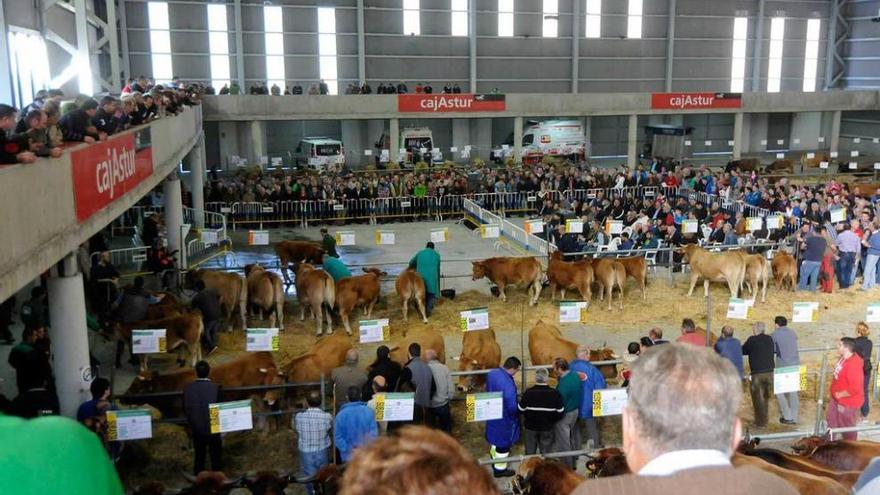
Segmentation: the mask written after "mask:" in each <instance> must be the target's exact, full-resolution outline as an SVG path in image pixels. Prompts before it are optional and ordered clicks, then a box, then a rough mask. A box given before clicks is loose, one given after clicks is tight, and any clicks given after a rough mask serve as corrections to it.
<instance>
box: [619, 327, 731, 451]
mask: <svg viewBox="0 0 880 495" xmlns="http://www.w3.org/2000/svg"><path fill="white" fill-rule="evenodd" d="M741 401H742V390H741V385H740V379H739V374H738V373H737V371H736V369H734V367H733V365H732V364H731V363H730V361H728V360H727V359H724V358H722V357H720V356H718V355H717V354H716V353H715V352H713V351H712V349H710V348H705V347H697V346H692V345H687V344H668V345H660V346H653V347H651V348H649V350H647V351H645V352H643V353H642V355H641V357H640V358H639V359H637V360H636V361H635V362H634V363H633V365H632V377H631V378H630V382H629V403H628V405H627V406H626V407H627V412H629V413H630V414H632V416H633V420H634V422H635V424H636V429H637V430H638V432H637V435H638V437H640V438H641V441H643V442H644V443H645V445H643V446H642V447H643V448H644V449H645V451H646V452H647V453H650V454H652V455H653V456H654V457H656V456H659V455H661V454H664V453H667V452H672V451H675V450H686V449H714V450H719V451H721V452H724V453H726V454H728V455H730V454H732V452H731V443H732V437H733V431H734V424H735V419H736V412H737V410H738V408H739V405H740V402H741Z"/></svg>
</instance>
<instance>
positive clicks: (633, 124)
mask: <svg viewBox="0 0 880 495" xmlns="http://www.w3.org/2000/svg"><path fill="white" fill-rule="evenodd" d="M628 129H629V133H628V134H627V138H626V166H628V167H630V168H635V167H636V165H638V163H639V116H638V115H630V116H629V126H628Z"/></svg>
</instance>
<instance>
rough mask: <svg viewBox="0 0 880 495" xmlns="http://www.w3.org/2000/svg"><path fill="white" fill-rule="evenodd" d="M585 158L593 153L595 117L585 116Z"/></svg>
mask: <svg viewBox="0 0 880 495" xmlns="http://www.w3.org/2000/svg"><path fill="white" fill-rule="evenodd" d="M583 121H584V158H589V157H590V156H592V154H593V138H592V136H593V117H584V119H583Z"/></svg>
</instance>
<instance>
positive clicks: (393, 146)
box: [388, 119, 401, 162]
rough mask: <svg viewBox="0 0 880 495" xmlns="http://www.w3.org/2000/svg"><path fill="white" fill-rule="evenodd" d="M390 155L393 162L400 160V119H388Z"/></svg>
mask: <svg viewBox="0 0 880 495" xmlns="http://www.w3.org/2000/svg"><path fill="white" fill-rule="evenodd" d="M388 147H389V150H388V154H389V155H388V156H389V157H390V158H391V161H392V162H400V160H401V156H400V119H389V121H388Z"/></svg>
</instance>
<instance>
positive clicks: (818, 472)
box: [737, 438, 861, 488]
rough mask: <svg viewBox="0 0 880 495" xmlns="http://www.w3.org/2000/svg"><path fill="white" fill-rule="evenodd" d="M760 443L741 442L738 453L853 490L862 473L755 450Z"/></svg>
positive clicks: (802, 458) (801, 458)
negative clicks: (826, 479) (832, 481)
mask: <svg viewBox="0 0 880 495" xmlns="http://www.w3.org/2000/svg"><path fill="white" fill-rule="evenodd" d="M759 443H760V439H757V438H756V439H753V440H752V441H751V442H749V443H746V442H741V443H740V446H739V448H738V449H737V452H739V453H741V454H745V455H747V456H752V457H758V458H760V459H763V460H764V461H767V462H769V463H770V464H773V465H775V466H779V467H781V468H784V469H789V470H792V471H798V472H801V473H806V474H812V475H813V476H821V477H824V478H830V479H833V480H834V481H837V482H838V483H840V484H841V485H843V486H844V487H846V488H851V487H852V486H853V485H854V484H855V482H856V481H857V480H858V478H859V475H860V474H861V472H860V471H836V470H834V469H832V468H830V467H828V466H826V465H824V464H821V463H819V462H817V461H815V460H813V459H810V458H808V457H802V456H799V455H796V454H789V453H787V452H783V451H781V450H777V449H766V448H760V449H759V448H755V447H756V446H757V445H758V444H759Z"/></svg>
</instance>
